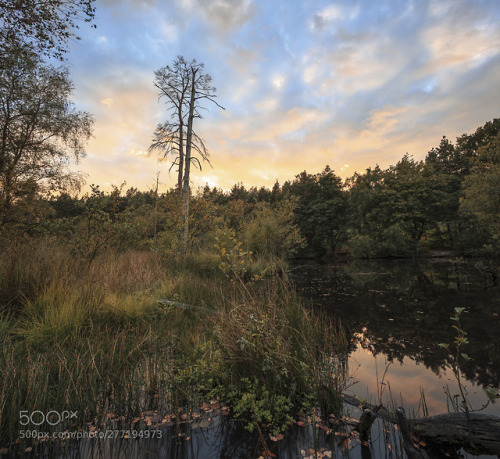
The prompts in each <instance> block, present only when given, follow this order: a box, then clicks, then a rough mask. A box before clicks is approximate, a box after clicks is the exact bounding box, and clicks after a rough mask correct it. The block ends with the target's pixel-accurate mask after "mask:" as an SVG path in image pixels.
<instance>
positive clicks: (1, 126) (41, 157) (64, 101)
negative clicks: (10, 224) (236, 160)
mask: <svg viewBox="0 0 500 459" xmlns="http://www.w3.org/2000/svg"><path fill="white" fill-rule="evenodd" d="M72 89H73V87H72V83H71V81H70V79H69V76H68V71H67V70H66V69H64V68H55V67H53V66H50V65H44V64H43V63H42V60H41V57H40V56H38V55H37V54H36V53H35V52H34V51H33V49H31V47H29V46H22V47H18V48H13V49H11V53H10V54H9V59H8V65H7V66H6V67H5V68H4V69H3V70H2V72H0V114H1V117H0V222H5V221H7V220H9V218H10V214H11V208H12V205H13V204H14V202H15V200H16V199H17V198H18V197H16V193H17V192H21V191H22V190H23V189H29V190H31V191H32V192H34V191H36V190H39V189H40V187H42V186H45V187H47V186H48V187H58V188H64V186H65V185H68V184H71V183H72V184H77V183H78V176H77V175H75V174H71V173H70V172H68V171H67V169H66V166H67V164H68V162H69V158H70V156H73V157H74V158H75V159H76V160H78V159H79V158H81V157H82V156H84V150H83V147H84V143H85V141H86V140H87V139H88V138H89V136H90V135H91V128H92V124H93V119H92V117H91V116H90V115H89V114H88V113H85V112H79V111H76V110H75V108H74V106H73V104H72V103H71V102H70V99H69V98H70V95H71V93H72ZM27 184H30V185H29V186H27Z"/></svg>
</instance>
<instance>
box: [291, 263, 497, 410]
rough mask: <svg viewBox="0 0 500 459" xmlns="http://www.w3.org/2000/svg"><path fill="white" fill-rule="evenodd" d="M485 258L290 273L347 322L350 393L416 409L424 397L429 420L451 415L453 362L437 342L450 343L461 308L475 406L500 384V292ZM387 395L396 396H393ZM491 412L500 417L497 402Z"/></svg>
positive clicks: (316, 301)
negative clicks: (456, 311)
mask: <svg viewBox="0 0 500 459" xmlns="http://www.w3.org/2000/svg"><path fill="white" fill-rule="evenodd" d="M492 272H497V273H498V272H499V269H498V266H495V265H494V264H493V263H492V262H491V261H484V260H473V261H464V260H451V259H448V260H446V259H429V260H423V261H412V260H390V261H365V262H359V261H358V262H353V263H349V264H338V265H323V266H321V265H310V266H302V267H297V268H296V269H294V270H293V271H292V275H293V280H294V283H295V284H296V286H297V289H298V291H299V292H300V294H301V295H302V296H303V297H304V298H306V299H308V300H309V301H311V304H312V307H313V308H321V309H323V310H325V311H326V312H327V313H328V314H329V315H331V316H333V317H335V318H336V319H337V320H339V321H341V322H342V325H343V327H344V328H345V329H346V332H347V335H348V340H349V341H350V344H351V353H350V372H351V376H352V383H354V385H353V386H352V387H351V388H350V392H352V393H355V394H357V395H359V396H361V397H363V398H367V399H372V400H374V401H376V402H378V400H379V397H380V394H381V393H382V395H383V396H384V395H385V397H383V398H382V400H381V401H383V402H387V401H388V399H389V398H392V400H394V401H395V402H396V403H398V404H401V401H402V402H404V405H405V406H407V407H410V408H412V409H415V410H417V409H418V407H419V404H420V402H421V400H422V393H423V394H424V397H425V402H426V405H427V408H428V410H429V413H430V414H437V413H442V412H446V410H447V397H446V395H445V393H444V389H443V387H445V386H446V385H448V388H449V390H450V393H451V395H454V394H455V393H456V392H457V389H458V386H457V383H456V378H455V376H454V375H453V372H452V371H451V370H450V364H451V359H450V357H449V356H448V352H447V351H446V350H445V349H443V348H442V347H440V346H439V343H450V342H453V340H454V339H455V336H456V330H455V329H454V328H452V326H453V325H454V323H455V322H453V321H452V320H451V319H450V317H451V316H453V315H454V308H456V307H464V308H466V312H464V313H462V315H461V328H462V329H464V330H466V331H467V333H468V340H469V343H468V344H464V345H463V347H462V352H464V353H466V354H468V355H469V356H470V360H468V361H467V362H463V363H462V365H461V368H462V373H463V376H464V377H465V380H466V381H465V383H466V387H467V389H468V398H469V399H470V401H471V403H472V405H473V407H474V408H481V406H482V405H483V404H484V403H485V402H486V401H487V397H486V395H485V394H484V391H483V388H486V387H488V386H492V387H496V388H498V387H499V386H500V339H499V338H500V287H499V285H498V281H497V279H496V278H495V276H494V274H492ZM389 390H390V392H391V393H389ZM486 411H487V412H490V413H494V414H499V415H500V403H496V404H491V403H490V405H489V406H488V407H487V409H486Z"/></svg>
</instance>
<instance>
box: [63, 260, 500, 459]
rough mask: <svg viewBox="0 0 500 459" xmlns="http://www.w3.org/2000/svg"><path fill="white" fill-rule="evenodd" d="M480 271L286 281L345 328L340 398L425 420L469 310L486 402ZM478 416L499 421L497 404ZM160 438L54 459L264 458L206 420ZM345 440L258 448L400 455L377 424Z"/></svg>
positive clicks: (488, 330) (497, 346)
mask: <svg viewBox="0 0 500 459" xmlns="http://www.w3.org/2000/svg"><path fill="white" fill-rule="evenodd" d="M482 266H483V265H481V266H477V265H476V262H468V263H463V262H461V263H456V262H451V261H448V262H440V263H435V262H434V263H433V262H432V261H430V260H429V261H425V262H410V261H407V260H393V261H386V262H381V261H377V262H376V261H371V262H362V263H361V262H356V263H351V264H342V265H336V266H332V265H321V266H320V265H311V266H301V267H296V268H294V269H293V270H292V276H291V277H292V280H293V281H294V283H295V284H296V286H297V290H298V291H299V293H300V294H301V295H302V297H304V299H305V300H306V301H310V303H311V306H312V307H313V308H315V309H323V310H325V311H327V312H328V314H330V315H332V316H334V317H336V318H337V319H338V320H339V321H341V323H342V325H343V326H344V328H346V333H347V336H348V337H349V338H350V340H351V341H350V343H351V353H350V357H349V371H350V375H351V376H352V378H353V379H352V381H353V382H354V381H357V382H355V383H353V384H352V385H351V386H350V387H349V389H348V392H350V393H352V394H356V395H358V396H359V397H361V398H364V399H367V400H368V401H370V402H372V403H380V402H379V401H382V402H384V404H386V405H387V406H390V401H391V400H392V401H393V402H394V403H395V404H396V405H398V406H399V405H404V406H405V407H406V408H407V411H409V412H410V413H411V412H412V410H413V411H414V413H415V414H416V415H422V411H420V412H417V410H418V409H419V407H420V406H421V403H420V402H421V401H422V397H425V402H426V405H427V408H428V410H429V413H430V414H435V413H443V412H446V411H447V401H446V396H445V393H444V390H443V387H444V386H446V385H448V386H449V387H450V391H451V393H452V394H453V393H454V392H455V391H456V390H457V386H456V382H455V380H454V377H453V373H452V372H451V371H450V370H449V363H450V362H449V360H448V357H447V353H446V351H445V350H444V349H442V348H441V347H439V343H442V342H452V341H453V339H454V336H455V335H454V333H453V332H454V330H453V329H452V321H451V320H450V316H451V315H453V311H454V308H455V307H465V308H467V311H468V312H467V313H464V314H462V327H463V328H464V329H465V330H467V331H468V336H469V341H470V344H468V345H466V346H467V349H465V348H464V352H467V354H468V355H469V356H470V357H471V360H470V361H468V362H467V363H466V365H464V368H463V369H464V373H465V376H466V378H467V380H468V381H467V383H466V385H467V390H468V397H469V399H470V401H471V402H472V404H473V405H474V407H480V406H481V405H482V404H483V403H484V402H485V401H486V397H485V395H484V394H483V391H482V388H483V387H485V386H488V385H491V386H494V387H498V386H499V385H500V384H499V381H500V340H499V339H498V335H499V332H500V288H499V287H498V286H497V285H495V282H494V281H495V279H494V278H493V277H491V276H489V275H488V272H486V270H485V269H483V267H482ZM497 272H498V269H497ZM422 391H423V395H422ZM420 409H421V408H420ZM487 410H488V411H489V412H490V413H494V414H499V415H500V403H497V404H493V405H490V406H488V409H487ZM349 412H350V415H351V416H353V417H354V418H356V419H359V417H360V410H359V409H358V408H353V407H350V408H349ZM161 432H162V435H161V438H154V439H145V438H144V439H135V440H131V439H125V440H122V439H116V440H105V441H99V440H82V441H79V442H77V443H74V444H72V445H66V446H67V447H66V450H65V452H64V453H63V454H62V455H54V457H62V458H65V459H72V458H73V457H75V458H76V457H83V458H92V459H97V458H116V459H118V458H151V457H162V458H172V459H184V458H251V457H259V456H260V455H261V454H262V451H263V446H262V443H261V441H260V440H259V437H258V435H254V434H250V433H248V432H247V431H245V430H244V428H243V427H242V425H241V423H239V422H235V421H228V419H227V417H223V416H215V417H214V418H213V419H212V420H211V422H210V424H209V425H208V426H206V427H204V428H201V427H200V428H196V429H194V428H193V426H192V425H189V424H182V425H176V426H174V427H167V428H162V429H161ZM344 434H345V435H344V436H342V432H334V433H330V434H329V435H326V434H325V432H324V431H323V430H322V429H321V428H320V427H318V428H317V427H315V423H314V422H312V424H307V423H306V424H305V425H303V426H299V425H294V427H293V428H292V429H290V430H289V431H287V433H286V435H285V438H284V440H282V441H279V442H276V443H273V442H270V441H269V439H266V440H267V441H266V442H267V447H269V448H270V450H271V452H272V453H273V454H275V455H276V457H278V458H297V457H299V458H300V457H302V458H305V457H311V458H315V457H343V458H352V459H360V458H361V459H364V458H386V457H394V458H397V457H403V455H402V452H401V451H402V450H401V445H400V444H399V437H398V433H397V432H396V431H395V430H394V427H393V426H392V425H390V424H389V425H388V423H387V424H385V425H384V423H383V422H382V421H381V420H380V419H378V420H377V421H376V422H375V424H374V426H373V427H372V440H373V442H372V443H371V445H370V447H369V448H367V447H364V448H362V446H361V444H360V443H359V439H357V437H356V436H348V435H347V433H346V432H344ZM318 452H319V453H321V454H322V456H320V455H318V454H316V453H318ZM463 457H472V456H470V455H467V454H464V456H463ZM483 457H485V456H483Z"/></svg>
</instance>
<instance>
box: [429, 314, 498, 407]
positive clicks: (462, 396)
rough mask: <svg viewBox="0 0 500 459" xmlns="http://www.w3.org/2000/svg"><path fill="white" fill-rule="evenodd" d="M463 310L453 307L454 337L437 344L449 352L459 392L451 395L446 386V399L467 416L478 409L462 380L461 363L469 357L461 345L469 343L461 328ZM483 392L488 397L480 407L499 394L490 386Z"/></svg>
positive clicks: (465, 332)
mask: <svg viewBox="0 0 500 459" xmlns="http://www.w3.org/2000/svg"><path fill="white" fill-rule="evenodd" d="M464 312H467V310H466V308H463V307H461V308H455V314H454V315H453V316H452V317H450V319H451V320H452V321H453V322H455V323H454V324H453V325H452V327H453V328H454V329H455V330H456V335H455V339H454V340H453V342H452V343H439V346H441V347H442V348H444V349H446V350H447V351H448V352H449V356H450V358H451V369H452V371H453V374H454V375H455V378H456V380H457V383H458V389H459V391H460V393H459V394H454V395H452V394H451V392H450V389H449V387H448V386H446V387H445V388H444V390H445V393H446V396H447V398H448V401H449V402H450V403H451V405H452V407H453V410H454V411H455V412H459V411H463V412H465V414H466V416H467V417H468V416H469V413H470V412H471V411H479V410H477V409H474V408H473V407H472V405H471V403H470V401H469V400H468V398H467V387H466V386H465V384H464V383H463V381H462V371H461V367H462V365H463V364H464V363H465V362H467V361H469V360H470V359H471V358H470V357H469V355H468V354H466V353H465V352H463V346H464V345H467V344H469V340H468V339H467V331H465V330H464V329H463V328H462V324H461V321H460V318H461V316H462V314H463V313H464ZM485 393H486V395H487V397H488V402H487V403H486V404H484V405H483V406H482V407H481V408H480V409H481V410H483V409H485V408H486V407H487V406H488V404H489V403H490V402H491V401H492V400H494V399H496V398H500V394H499V393H498V391H497V390H495V389H492V388H487V389H485Z"/></svg>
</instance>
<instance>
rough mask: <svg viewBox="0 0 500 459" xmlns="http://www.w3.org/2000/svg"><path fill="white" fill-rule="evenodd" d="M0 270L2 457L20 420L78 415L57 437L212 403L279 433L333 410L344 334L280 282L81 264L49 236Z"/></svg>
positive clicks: (162, 266) (163, 267)
mask: <svg viewBox="0 0 500 459" xmlns="http://www.w3.org/2000/svg"><path fill="white" fill-rule="evenodd" d="M2 260H3V261H4V263H2V266H1V267H0V272H1V274H2V277H1V278H0V291H1V292H2V295H3V296H2V298H3V300H2V304H1V306H0V379H1V380H2V381H3V382H4V383H3V385H2V388H1V391H0V408H1V413H0V446H8V445H9V444H10V443H12V442H14V441H15V440H16V439H18V438H19V431H20V419H19V416H20V412H21V411H23V412H28V413H32V412H34V411H40V412H42V413H48V412H49V411H56V412H63V411H77V412H78V413H79V414H78V419H77V422H76V423H75V422H73V424H71V423H65V424H64V425H63V424H61V425H57V426H54V427H53V429H70V430H75V429H87V428H88V426H89V423H90V424H92V425H94V426H96V427H98V428H101V427H102V425H103V423H105V422H107V421H109V420H116V419H119V420H121V422H123V423H125V424H126V423H127V422H130V420H131V419H132V418H133V417H134V416H138V415H140V414H141V413H142V412H144V411H145V410H151V409H156V410H158V411H159V412H161V413H163V414H167V413H169V412H173V411H174V410H175V409H177V408H178V407H184V408H185V407H189V406H191V407H194V406H195V405H196V404H197V403H201V402H202V401H203V400H206V399H207V398H210V397H215V396H218V397H222V398H224V399H225V400H226V401H227V402H228V403H232V404H233V408H234V410H233V411H234V412H235V413H240V414H241V415H242V416H245V417H246V419H247V422H248V425H249V426H252V425H255V423H256V421H259V420H262V421H265V423H266V424H268V426H269V428H271V429H274V431H279V430H280V429H283V428H284V427H285V426H286V425H287V422H288V421H289V420H290V419H292V417H293V416H294V415H295V414H296V413H298V412H299V411H305V410H312V409H314V407H315V406H319V405H321V404H322V406H325V407H327V408H325V409H327V410H330V411H331V410H338V409H339V407H340V391H341V387H342V380H343V367H342V362H343V360H342V359H343V357H342V356H343V353H342V350H343V347H345V346H344V344H345V343H343V335H342V333H341V332H340V331H339V329H337V328H336V327H334V325H333V324H329V323H328V321H326V320H325V319H324V318H320V317H317V316H316V315H314V314H312V313H311V312H310V311H308V310H307V309H306V308H304V306H303V305H302V304H301V302H300V301H299V299H298V297H297V296H296V295H295V293H294V292H293V289H292V288H291V287H290V284H289V283H288V282H287V280H286V279H282V278H280V277H278V276H272V277H271V278H270V279H267V280H265V281H259V282H250V283H247V284H245V283H243V281H242V280H240V279H229V278H228V277H226V276H225V275H224V273H223V272H221V270H220V269H219V268H218V263H217V257H216V256H214V255H213V254H209V253H208V254H207V253H202V254H199V255H190V256H188V257H186V258H181V257H179V256H178V255H176V254H165V253H157V252H152V251H149V252H148V251H137V250H129V251H127V252H122V253H118V252H114V251H112V250H108V251H107V252H105V253H103V254H101V255H100V256H98V257H97V258H96V259H95V260H93V261H92V263H91V264H88V263H80V262H79V260H78V259H77V258H75V257H74V255H73V254H72V252H71V249H70V247H68V246H64V245H62V244H57V243H56V241H54V240H53V239H50V238H48V239H45V240H38V241H37V243H36V244H35V243H34V242H33V241H28V242H26V243H25V244H24V245H22V244H19V245H18V246H17V247H15V248H8V249H5V250H4V251H3V253H2ZM160 298H166V299H170V300H175V301H178V302H182V303H187V304H192V305H197V306H202V307H203V308H204V311H199V310H183V309H178V308H168V307H163V306H161V305H160V304H159V303H158V299H160ZM73 421H74V420H73ZM45 427H46V429H45V430H49V426H45ZM23 441H24V443H23V446H29V445H32V444H33V443H34V441H32V440H31V439H30V440H23Z"/></svg>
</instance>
